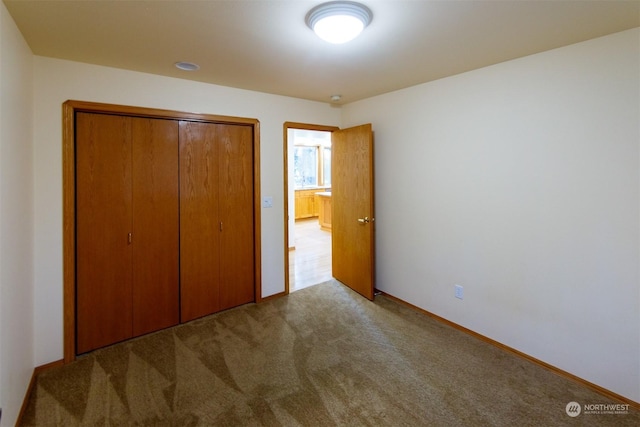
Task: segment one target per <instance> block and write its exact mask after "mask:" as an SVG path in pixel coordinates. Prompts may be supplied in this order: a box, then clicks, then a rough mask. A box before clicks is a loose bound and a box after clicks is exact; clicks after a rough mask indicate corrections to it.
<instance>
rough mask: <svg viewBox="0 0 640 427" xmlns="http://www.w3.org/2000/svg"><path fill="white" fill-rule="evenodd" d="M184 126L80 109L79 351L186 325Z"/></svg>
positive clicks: (77, 149)
mask: <svg viewBox="0 0 640 427" xmlns="http://www.w3.org/2000/svg"><path fill="white" fill-rule="evenodd" d="M178 136H179V132H178V122H177V121H174V120H163V119H150V118H138V117H127V116H120V115H110V114H99V113H83V112H78V113H76V324H77V335H76V341H77V347H76V352H77V353H78V354H81V353H84V352H87V351H90V350H93V349H96V348H99V347H103V346H105V345H109V344H113V343H115V342H118V341H122V340H125V339H127V338H131V337H134V336H138V335H141V334H144V333H147V332H151V331H154V330H158V329H162V328H165V327H168V326H171V325H175V324H177V323H178V321H179V277H178V275H179V273H178V272H179V228H178V227H179V219H178V214H179V196H178Z"/></svg>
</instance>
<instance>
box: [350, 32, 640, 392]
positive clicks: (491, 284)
mask: <svg viewBox="0 0 640 427" xmlns="http://www.w3.org/2000/svg"><path fill="white" fill-rule="evenodd" d="M639 58H640V30H639V29H634V30H629V31H625V32H622V33H617V34H614V35H610V36H607V37H602V38H599V39H594V40H591V41H587V42H583V43H580V44H576V45H572V46H569V47H565V48H561V49H557V50H553V51H548V52H545V53H541V54H537V55H533V56H529V57H526V58H521V59H518V60H515V61H510V62H506V63H502V64H498V65H495V66H491V67H488V68H484V69H480V70H476V71H472V72H469V73H465V74H461V75H457V76H453V77H450V78H446V79H442V80H439V81H435V82H431V83H428V84H423V85H420V86H416V87H412V88H409V89H406V90H401V91H397V92H394V93H389V94H386V95H382V96H378V97H375V98H371V99H367V100H364V101H361V102H357V103H353V104H350V105H347V106H345V107H344V108H343V125H344V127H346V126H348V125H349V126H350V125H355V124H360V123H365V122H371V123H373V130H374V139H375V147H376V151H375V156H376V160H375V167H376V171H375V179H376V232H377V237H376V245H377V267H376V274H377V286H378V288H380V289H382V290H384V291H385V292H388V293H389V294H392V295H395V296H397V297H399V298H401V299H403V300H406V301H408V302H410V303H412V304H414V305H417V306H419V307H421V308H423V309H425V310H428V311H430V312H433V313H435V314H437V315H439V316H442V317H444V318H446V319H449V320H451V321H453V322H455V323H458V324H460V325H462V326H464V327H467V328H469V329H472V330H474V331H476V332H478V333H480V334H483V335H485V336H488V337H490V338H492V339H494V340H497V341H499V342H501V343H504V344H506V345H508V346H511V347H513V348H515V349H518V350H520V351H523V352H524V353H527V354H529V355H531V356H533V357H536V358H538V359H540V360H543V361H545V362H548V363H550V364H552V365H554V366H557V367H559V368H561V369H563V370H566V371H568V372H570V373H573V374H575V375H577V376H579V377H581V378H583V379H586V380H588V381H591V382H593V383H595V384H598V385H600V386H602V387H605V388H607V389H609V390H611V391H614V392H616V393H618V394H621V395H623V396H626V397H627V398H630V399H633V400H635V401H636V402H637V401H640V283H639V282H640V279H639V273H638V268H639V259H640V258H639V253H640V252H639V244H640V239H639V237H640V214H639V212H640V211H639V207H640V184H639V179H640V177H639V170H640V149H639V144H640V129H639V126H640V125H639V123H640V91H639V81H640V66H639V61H640V60H639ZM454 284H460V285H462V286H464V299H463V300H459V299H456V298H454Z"/></svg>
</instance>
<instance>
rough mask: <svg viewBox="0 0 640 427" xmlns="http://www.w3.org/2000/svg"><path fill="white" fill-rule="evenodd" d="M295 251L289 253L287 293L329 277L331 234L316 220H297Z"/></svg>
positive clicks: (324, 280)
mask: <svg viewBox="0 0 640 427" xmlns="http://www.w3.org/2000/svg"><path fill="white" fill-rule="evenodd" d="M295 236H296V238H295V249H294V250H291V251H289V292H294V291H297V290H299V289H303V288H306V287H308V286H312V285H317V284H319V283H322V282H326V281H327V280H330V279H331V278H332V276H331V232H330V231H324V230H321V229H320V224H319V223H318V218H309V219H302V220H297V221H296V225H295Z"/></svg>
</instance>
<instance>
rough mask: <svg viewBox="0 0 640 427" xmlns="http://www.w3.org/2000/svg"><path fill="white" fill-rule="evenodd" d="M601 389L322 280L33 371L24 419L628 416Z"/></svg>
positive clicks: (393, 422)
mask: <svg viewBox="0 0 640 427" xmlns="http://www.w3.org/2000/svg"><path fill="white" fill-rule="evenodd" d="M572 401H575V402H578V403H581V404H583V405H584V404H608V403H617V402H613V401H611V400H609V399H607V398H606V397H604V396H602V395H600V394H597V393H595V392H594V391H592V390H590V389H588V388H586V387H584V386H582V385H580V384H578V383H575V382H573V381H570V380H567V379H565V378H562V377H560V376H558V375H556V374H554V373H553V372H550V371H548V370H546V369H544V368H542V367H539V366H537V365H535V364H533V363H531V362H529V361H527V360H524V359H522V358H520V357H517V356H514V355H512V354H510V353H508V352H505V351H503V350H500V349H498V348H496V347H494V346H492V345H490V344H487V343H485V342H483V341H481V340H478V339H476V338H474V337H472V336H469V335H467V334H465V333H463V332H460V331H458V330H456V329H454V328H452V327H450V326H448V325H445V324H443V323H441V322H438V321H436V320H434V319H432V318H430V317H428V316H425V315H423V314H421V313H419V312H416V311H414V310H412V309H410V308H408V307H406V306H404V305H402V304H399V303H397V302H395V301H393V300H390V299H388V298H386V297H384V296H377V297H376V299H375V302H371V301H367V300H366V299H364V298H362V297H360V296H359V295H357V294H355V293H354V292H352V291H351V290H349V289H348V288H346V287H344V286H342V285H341V284H340V283H338V282H336V281H329V282H326V283H323V284H320V285H316V286H312V287H309V288H306V289H303V290H300V291H297V292H294V293H292V294H290V295H289V296H287V297H282V298H279V299H274V300H270V301H267V302H264V303H261V304H248V305H245V306H242V307H238V308H235V309H232V310H228V311H225V312H222V313H217V314H215V315H211V316H208V317H205V318H202V319H199V320H196V321H192V322H189V323H186V324H183V325H179V326H176V327H173V328H170V329H166V330H163V331H160V332H156V333H153V334H150V335H146V336H143V337H140V338H137V339H133V340H130V341H127V342H124V343H120V344H116V345H113V346H111V347H107V348H104V349H101V350H97V351H94V352H91V353H89V354H87V355H84V356H81V357H79V358H78V359H77V360H76V361H75V362H73V363H70V364H68V365H65V366H61V367H58V368H52V369H50V370H47V371H45V372H43V373H42V374H40V375H39V376H38V377H37V378H36V382H35V386H34V388H33V391H32V393H31V395H30V396H29V397H28V403H27V407H26V410H25V413H24V416H23V418H22V425H24V426H49V425H52V426H53V425H57V426H75V425H114V426H116V425H141V426H147V425H148V426H260V425H264V426H330V425H344V426H347V425H348V426H360V425H362V426H562V425H594V426H596V425H597V426H639V425H640V413H639V412H638V411H636V410H634V409H633V408H629V411H628V413H626V414H599V415H596V414H587V413H583V414H580V415H579V416H577V417H575V418H573V417H569V416H568V415H567V413H566V411H565V409H566V406H567V404H568V403H569V402H572Z"/></svg>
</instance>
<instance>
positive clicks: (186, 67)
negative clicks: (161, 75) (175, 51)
mask: <svg viewBox="0 0 640 427" xmlns="http://www.w3.org/2000/svg"><path fill="white" fill-rule="evenodd" d="M173 65H175V66H176V68H178V69H180V70H183V71H196V70H199V69H200V66H199V65H198V64H194V63H193V62H182V61H181V62H176V63H175V64H173Z"/></svg>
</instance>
